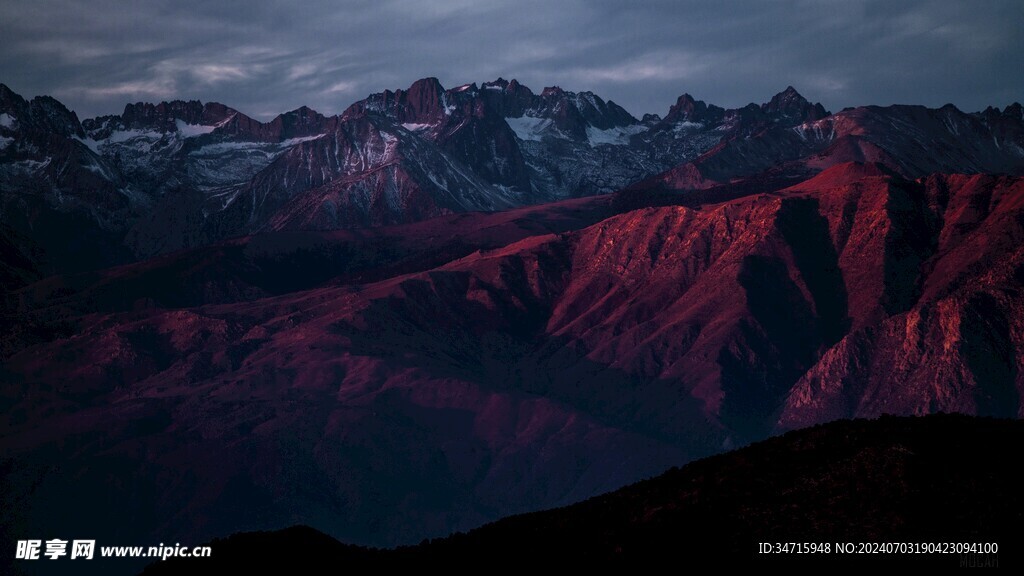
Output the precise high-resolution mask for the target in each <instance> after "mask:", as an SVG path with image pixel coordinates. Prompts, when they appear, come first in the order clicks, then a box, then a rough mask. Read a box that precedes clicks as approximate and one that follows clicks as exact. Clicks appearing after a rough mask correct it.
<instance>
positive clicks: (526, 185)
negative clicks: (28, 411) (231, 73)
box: [0, 78, 1024, 273]
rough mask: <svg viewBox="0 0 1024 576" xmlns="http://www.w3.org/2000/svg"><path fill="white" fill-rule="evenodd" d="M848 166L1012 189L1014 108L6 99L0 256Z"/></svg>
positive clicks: (389, 220)
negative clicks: (336, 107) (78, 111)
mask: <svg viewBox="0 0 1024 576" xmlns="http://www.w3.org/2000/svg"><path fill="white" fill-rule="evenodd" d="M847 161H858V162H882V163H884V164H886V165H889V166H892V167H893V168H894V169H895V170H896V171H897V172H898V173H900V174H901V175H903V176H905V177H909V178H917V177H921V176H925V175H928V174H931V173H934V172H947V173H948V172H957V173H993V172H998V173H1011V174H1018V173H1020V172H1021V171H1022V169H1024V118H1022V109H1021V106H1020V105H1019V104H1014V105H1011V106H1008V107H1007V108H1005V109H1004V110H1003V111H999V110H996V109H994V108H989V109H987V110H985V111H983V112H978V113H973V114H966V113H963V112H961V111H959V110H957V109H956V108H955V107H953V106H945V107H943V108H940V109H937V110H936V109H927V108H923V107H920V106H891V107H888V108H879V107H872V106H868V107H862V108H854V109H847V110H843V111H841V112H838V113H836V114H829V113H828V112H827V111H826V110H825V109H824V108H823V107H822V106H821V105H820V104H811V103H810V102H808V101H807V100H806V99H804V98H803V97H802V96H800V94H799V93H797V91H796V90H794V89H793V88H792V87H789V88H787V89H786V90H785V91H783V92H781V93H779V94H777V95H775V96H774V97H773V98H771V100H770V101H769V102H767V103H764V104H761V105H756V104H750V105H747V106H745V107H743V108H739V109H729V110H726V109H723V108H721V107H718V106H715V105H709V104H706V103H704V102H702V101H699V100H695V99H694V98H693V97H691V96H690V95H688V94H684V95H682V96H680V97H679V99H678V100H677V102H676V103H675V104H674V105H673V106H672V107H671V108H670V109H669V111H668V113H667V114H666V115H665V117H664V118H661V117H659V116H657V115H645V116H644V117H643V119H640V120H638V119H636V118H634V117H633V116H631V115H630V114H629V113H628V112H626V111H625V110H624V109H622V108H621V107H619V106H618V105H616V104H615V103H614V102H610V101H608V102H606V101H605V100H603V99H601V98H600V97H599V96H597V95H595V94H593V93H590V92H580V93H575V92H569V91H565V90H562V89H560V88H558V87H549V88H545V89H544V90H543V91H542V92H541V93H540V94H536V93H534V92H533V91H531V90H530V89H529V88H527V87H526V86H523V85H521V84H519V83H518V82H516V81H515V80H512V81H511V82H509V81H505V80H503V79H500V78H499V79H498V80H496V81H493V82H485V83H483V84H482V85H480V86H478V85H476V84H469V85H464V86H459V87H457V88H451V89H447V90H446V89H444V88H443V87H442V86H441V84H440V83H439V82H438V81H437V80H436V79H434V78H426V79H423V80H420V81H417V82H415V83H414V84H413V85H412V86H410V87H409V88H408V89H407V90H397V91H394V92H391V91H385V92H382V93H378V94H372V95H370V96H369V97H367V98H366V99H365V100H361V101H359V102H356V103H354V104H352V105H351V106H349V107H348V108H347V109H346V110H345V111H344V112H343V113H342V114H340V115H338V116H332V117H325V116H323V115H321V114H319V113H317V112H315V111H313V110H310V109H309V108H306V107H302V108H299V109H297V110H293V111H291V112H287V113H284V114H281V115H279V116H277V117H276V118H274V119H273V120H271V121H270V122H267V123H263V122H259V121H256V120H254V119H252V118H250V117H248V116H246V115H245V114H243V113H241V112H239V111H237V110H234V109H232V108H230V107H228V106H225V105H223V104H218V103H207V104H203V103H200V102H198V101H180V100H179V101H173V102H162V103H160V104H155V105H154V104H147V103H137V104H129V105H127V106H125V109H124V112H123V113H122V114H121V115H120V116H102V117H99V118H92V119H87V120H84V121H79V119H78V118H77V116H76V115H75V114H74V113H73V112H71V111H69V110H68V109H67V108H66V107H64V106H63V105H62V104H61V103H60V102H58V101H57V100H54V99H53V98H49V97H45V96H44V97H37V98H34V99H32V100H30V101H28V100H25V99H24V98H22V97H21V96H19V95H17V94H15V93H14V92H12V91H11V90H10V89H9V88H7V87H6V86H3V85H0V186H2V190H3V194H2V197H0V201H2V204H0V225H2V226H4V228H3V231H4V234H3V236H4V240H5V242H7V243H13V244H14V245H15V247H16V248H17V249H19V250H20V251H26V250H34V251H36V252H37V253H39V254H42V255H44V258H42V259H39V258H37V259H36V260H38V261H39V262H40V263H41V264H42V265H43V266H44V269H43V272H44V273H53V272H64V271H72V272H73V271H84V270H88V269H92V268H97V267H103V266H109V265H113V264H123V263H126V262H130V261H135V260H139V259H144V258H147V257H151V256H154V255H159V254H162V253H167V252H170V251H174V250H178V249H182V248H190V247H196V246H203V245H208V244H211V243H215V242H217V241H220V240H224V239H227V238H230V237H237V236H245V235H248V234H252V233H255V232H261V231H281V230H338V229H353V228H364V227H367V226H381V225H389V224H402V223H410V222H415V221H420V220H424V219H428V218H432V217H436V216H441V215H447V214H454V213H461V212H470V211H481V210H485V211H493V210H501V209H508V208H513V207H521V206H526V205H534V204H540V203H545V202H551V201H557V200H562V199H567V198H573V197H580V196H592V195H595V194H601V193H608V192H613V191H616V190H619V189H621V188H624V187H626V186H628V185H640V186H644V187H648V188H649V187H652V186H656V187H665V188H669V189H700V188H708V187H711V186H715V185H719V184H726V183H729V182H732V181H734V180H736V179H738V178H749V177H752V176H755V175H762V176H765V177H769V178H770V179H771V180H772V181H776V180H782V181H786V180H787V179H788V180H793V179H800V178H805V177H807V176H809V175H811V174H813V173H815V172H817V171H820V170H821V169H823V168H826V167H828V166H831V165H834V164H837V163H842V162H847ZM788 183H791V182H788ZM24 240H28V241H29V242H25V241H24Z"/></svg>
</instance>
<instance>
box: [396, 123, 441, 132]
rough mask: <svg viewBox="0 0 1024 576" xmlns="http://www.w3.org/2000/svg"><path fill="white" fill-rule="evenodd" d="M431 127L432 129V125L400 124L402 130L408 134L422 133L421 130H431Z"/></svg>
mask: <svg viewBox="0 0 1024 576" xmlns="http://www.w3.org/2000/svg"><path fill="white" fill-rule="evenodd" d="M433 127H434V125H433V124H413V123H406V124H402V128H405V129H406V130H408V131H409V132H422V131H423V130H426V129H427V128H433Z"/></svg>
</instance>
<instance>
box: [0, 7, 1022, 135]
mask: <svg viewBox="0 0 1024 576" xmlns="http://www.w3.org/2000/svg"><path fill="white" fill-rule="evenodd" d="M1021 22H1024V3H1021V2H1020V1H1019V0H1006V1H995V0H993V1H988V2H960V1H957V0H951V1H947V2H939V1H924V0H922V1H918V2H913V1H904V2H888V1H882V0H877V1H876V0H864V1H846V2H832V1H824V0H786V1H781V0H780V1H775V2H756V3H755V2H722V1H719V2H693V1H691V2H685V1H679V0H653V1H647V2H639V3H636V2H625V1H612V0H596V1H593V0H588V1H584V0H563V1H561V2H551V1H550V0H545V1H543V2H541V1H534V0H520V1H517V2H505V1H501V2H498V1H485V0H443V1H423V0H419V1H416V0H383V1H362V0H352V1H345V2H329V1H324V0H320V1H315V0H307V1H306V2H303V3H301V4H300V3H286V2H256V1H252V0H250V1H247V2H207V1H195V0H176V1H152V2H130V3H129V2H123V1H121V0H93V1H90V2H79V1H68V0H32V1H26V0H6V1H5V2H4V3H3V4H2V5H0V38H3V39H4V40H3V43H2V48H0V82H3V83H6V84H8V85H9V86H10V87H11V88H12V89H14V90H15V91H18V92H20V93H22V94H23V95H25V96H32V95H36V94H51V95H53V96H55V97H57V98H59V99H61V100H63V101H64V102H65V103H66V104H68V105H69V106H70V107H71V108H73V109H75V110H76V111H78V112H79V115H80V116H83V117H86V116H92V115H96V114H100V113H113V112H119V111H120V110H121V108H122V107H123V105H124V104H125V103H126V102H130V101H139V100H147V101H158V100H163V99H170V98H186V99H192V98H195V99H201V100H204V101H212V100H216V101H220V102H224V103H226V104H229V105H231V106H234V107H236V108H239V109H241V110H243V111H245V112H247V113H249V114H252V115H254V116H258V117H261V118H267V117H270V116H273V115H275V114H277V113H279V112H282V111H286V110H290V109H294V108H296V107H298V106H300V105H303V104H305V105H308V106H311V107H313V108H315V109H317V110H319V111H321V112H324V113H336V112H340V111H341V110H343V109H344V108H345V107H346V106H347V105H348V104H350V103H351V102H353V101H355V100H357V99H360V98H362V97H365V96H366V95H367V94H369V93H371V92H377V91H380V90H383V89H385V88H391V89H394V88H401V87H406V86H408V85H409V84H411V83H412V82H413V81H414V80H416V79H418V78H422V77H425V76H437V77H438V78H440V79H441V82H442V83H443V84H444V85H446V86H454V85H458V84H462V83H467V82H473V81H476V82H482V81H486V80H491V79H494V78H496V77H498V76H503V77H505V78H518V79H519V80H520V81H521V82H523V83H524V84H526V85H528V86H531V87H532V88H534V89H535V90H540V89H541V88H543V87H544V86H548V85H553V84H559V85H561V86H563V87H564V88H567V89H572V90H593V91H594V92H596V93H598V94H600V95H602V96H603V97H605V98H610V99H612V100H615V101H616V102H619V103H620V104H622V105H623V106H625V107H626V108H627V109H628V110H630V111H631V112H633V113H634V114H637V115H639V114H642V113H644V112H659V113H664V112H665V111H666V110H667V109H668V106H669V105H670V104H671V103H672V102H674V101H675V98H676V97H677V96H678V95H679V94H681V93H683V92H689V93H691V94H693V95H694V96H696V97H698V98H702V99H704V100H707V101H709V102H714V103H716V104H720V105H726V106H738V105H742V104H745V103H747V102H750V101H757V102H760V101H765V100H767V99H768V98H770V97H771V95H772V94H774V93H775V92H778V91H780V90H781V89H783V88H785V87H786V86H787V85H790V84H791V85H793V86H796V87H797V88H798V89H799V90H800V91H801V92H802V93H803V94H804V95H805V96H807V97H808V98H810V99H812V100H820V101H822V102H823V103H824V104H825V105H826V106H827V107H829V108H831V109H839V108H842V107H845V106H853V105H858V104H891V103H897V102H899V103H922V104H927V105H932V106H938V105H942V104H945V103H947V102H952V103H954V104H956V105H957V106H959V107H960V108H963V109H965V110H977V109H981V108H983V107H985V106H987V105H989V104H993V105H1000V106H1001V105H1005V104H1009V103H1011V102H1013V101H1017V100H1021V99H1022V94H1024V34H1022V33H1021Z"/></svg>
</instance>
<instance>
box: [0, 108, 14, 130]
mask: <svg viewBox="0 0 1024 576" xmlns="http://www.w3.org/2000/svg"><path fill="white" fill-rule="evenodd" d="M15 122H16V120H15V119H14V116H11V115H10V114H8V113H6V112H4V113H3V114H0V126H3V127H4V128H13V127H14V123H15Z"/></svg>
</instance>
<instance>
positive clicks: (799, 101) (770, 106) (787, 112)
mask: <svg viewBox="0 0 1024 576" xmlns="http://www.w3.org/2000/svg"><path fill="white" fill-rule="evenodd" d="M761 111H762V112H765V113H766V114H768V115H769V116H775V117H784V118H787V119H791V120H799V121H801V122H808V121H814V120H821V119H822V118H824V117H826V116H828V111H827V110H825V107H824V106H822V105H821V104H811V103H810V102H809V101H808V100H807V99H806V98H804V97H803V95H801V94H800V93H799V92H797V90H796V88H793V87H792V86H786V89H785V90H783V91H782V92H779V93H778V94H776V95H775V96H773V97H772V99H771V101H769V102H768V103H767V104H762V105H761Z"/></svg>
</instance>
